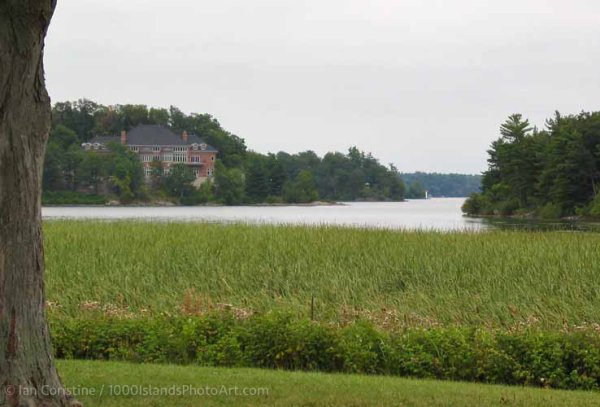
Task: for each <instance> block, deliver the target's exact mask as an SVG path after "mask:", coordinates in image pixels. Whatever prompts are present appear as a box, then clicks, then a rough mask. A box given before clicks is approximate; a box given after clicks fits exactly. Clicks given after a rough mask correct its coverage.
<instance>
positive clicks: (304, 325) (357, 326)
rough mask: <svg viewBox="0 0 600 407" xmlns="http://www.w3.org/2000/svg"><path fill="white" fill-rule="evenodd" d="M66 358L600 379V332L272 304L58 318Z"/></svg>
mask: <svg viewBox="0 0 600 407" xmlns="http://www.w3.org/2000/svg"><path fill="white" fill-rule="evenodd" d="M51 331H52V333H53V344H54V348H55V354H56V356H57V357H58V358H69V359H71V358H76V359H102V360H124V361H133V362H142V363H148V362H161V363H183V364H189V363H200V364H202V365H208V366H237V367H244V366H245V367H266V368H277V369H289V370H311V371H325V372H348V373H366V374H386V375H398V376H411V377H420V378H437V379H445V380H458V381H479V382H486V383H505V384H520V385H529V386H538V387H551V388H558V389H571V390H574V389H585V390H589V389H598V388H599V387H600V338H599V337H598V335H597V334H594V333H593V332H587V331H580V332H568V333H564V332H563V333H546V332H542V331H516V332H504V331H482V330H472V329H464V328H433V329H429V330H406V331H403V332H400V333H386V332H383V331H380V330H378V329H376V328H375V327H374V326H373V325H371V324H369V323H367V322H365V321H359V322H356V323H353V324H350V325H349V326H347V327H345V328H334V327H332V326H330V325H326V324H319V323H315V322H311V321H307V320H304V319H295V318H293V317H292V316H291V315H286V314H277V313H271V314H266V315H262V316H252V317H250V318H248V319H243V320H240V319H235V318H233V317H232V316H231V315H230V314H227V313H225V314H211V315H208V316H203V317H186V318H174V317H157V318H153V319H147V318H146V319H116V318H97V319H82V318H77V319H51Z"/></svg>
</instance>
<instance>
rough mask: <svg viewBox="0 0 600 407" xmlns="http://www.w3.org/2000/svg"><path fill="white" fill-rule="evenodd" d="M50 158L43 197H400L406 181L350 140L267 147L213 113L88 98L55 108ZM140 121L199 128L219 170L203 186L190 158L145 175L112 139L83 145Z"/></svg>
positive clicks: (250, 200) (75, 200)
mask: <svg viewBox="0 0 600 407" xmlns="http://www.w3.org/2000/svg"><path fill="white" fill-rule="evenodd" d="M52 118H53V119H52V130H51V133H50V137H49V142H48V148H47V152H46V157H45V165H44V175H43V190H44V197H43V201H44V204H103V203H106V202H108V201H118V202H120V203H132V202H139V203H144V202H150V203H151V202H158V201H167V202H172V203H181V204H202V203H210V202H214V203H218V204H226V205H237V204H256V203H272V204H277V203H308V202H314V201H319V200H323V201H357V200H365V201H369V200H372V201H381V200H389V201H401V200H403V199H404V197H405V186H404V183H403V181H402V179H401V178H400V177H399V176H398V171H397V169H396V168H395V167H394V166H393V165H391V164H390V165H388V166H385V165H382V164H381V163H380V162H379V161H378V160H377V159H376V158H375V157H373V156H372V155H371V154H370V153H365V152H363V151H361V150H359V149H358V148H357V147H350V148H349V149H348V151H347V152H346V153H340V152H330V153H327V154H325V155H324V156H323V157H319V156H318V155H317V154H316V153H315V152H313V151H311V150H307V151H304V152H300V153H296V154H289V153H286V152H283V151H281V152H278V153H276V154H273V153H269V154H261V153H258V152H255V151H252V150H249V149H248V148H247V146H246V143H245V140H244V139H243V138H240V137H238V136H236V135H234V134H232V133H230V132H228V131H226V130H225V129H223V128H222V127H221V125H220V123H219V122H218V121H217V120H216V119H215V118H214V117H212V116H211V115H209V114H196V113H192V114H189V115H188V114H185V113H183V112H182V111H181V110H179V109H178V108H176V107H174V106H171V107H170V108H169V109H163V108H154V107H147V106H146V105H115V106H104V105H101V104H98V103H95V102H93V101H89V100H85V99H81V100H78V101H75V102H59V103H56V104H55V105H54V106H53V108H52ZM139 124H158V125H163V126H167V127H169V128H171V129H173V130H176V131H181V130H186V131H187V132H189V133H190V134H196V135H198V136H199V137H201V138H202V139H203V140H205V141H206V142H207V143H208V144H210V145H211V146H213V147H215V148H216V149H217V150H218V151H219V154H218V159H217V162H216V165H215V167H216V168H215V174H214V177H213V178H212V179H211V180H210V181H207V182H205V183H204V184H202V186H201V187H200V188H194V187H193V186H192V181H193V177H192V175H191V174H190V170H189V169H187V168H186V167H185V166H184V165H179V166H175V168H174V169H173V171H171V172H170V173H169V174H167V175H164V174H162V173H158V172H157V174H156V176H154V175H153V176H152V177H151V180H150V182H145V180H144V173H143V170H142V167H141V165H140V163H139V160H138V158H137V156H136V154H134V153H132V152H131V151H129V150H128V149H127V148H126V147H124V146H120V145H116V144H115V145H111V151H110V153H108V154H106V153H105V154H98V153H97V152H95V151H84V150H82V149H81V143H83V142H86V141H88V140H90V139H91V138H93V137H94V136H98V135H117V134H119V132H120V131H121V130H126V131H129V130H130V129H131V128H133V127H135V126H137V125H139Z"/></svg>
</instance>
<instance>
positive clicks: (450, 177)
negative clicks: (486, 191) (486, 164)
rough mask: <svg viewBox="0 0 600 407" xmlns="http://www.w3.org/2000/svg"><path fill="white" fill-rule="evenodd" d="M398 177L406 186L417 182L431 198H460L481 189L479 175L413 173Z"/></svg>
mask: <svg viewBox="0 0 600 407" xmlns="http://www.w3.org/2000/svg"><path fill="white" fill-rule="evenodd" d="M400 177H401V178H402V179H403V180H404V182H405V183H406V184H408V185H410V184H413V183H415V182H418V183H419V184H421V185H422V187H423V188H424V189H426V190H427V191H428V192H429V196H431V197H459V198H462V197H465V196H470V195H471V194H473V193H475V192H479V190H480V188H481V175H468V174H438V173H425V172H415V173H402V174H400ZM407 196H408V195H407Z"/></svg>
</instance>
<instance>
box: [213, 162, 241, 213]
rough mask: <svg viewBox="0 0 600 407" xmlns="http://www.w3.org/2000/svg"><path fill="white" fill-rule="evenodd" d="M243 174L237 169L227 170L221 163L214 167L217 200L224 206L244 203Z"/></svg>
mask: <svg viewBox="0 0 600 407" xmlns="http://www.w3.org/2000/svg"><path fill="white" fill-rule="evenodd" d="M244 185H245V179H244V173H243V172H242V171H241V170H239V169H237V168H227V167H225V165H224V164H223V163H222V162H221V161H217V162H216V165H215V189H216V194H215V195H216V197H217V199H218V200H219V201H220V202H222V203H224V204H226V205H239V204H241V203H242V202H243V201H244Z"/></svg>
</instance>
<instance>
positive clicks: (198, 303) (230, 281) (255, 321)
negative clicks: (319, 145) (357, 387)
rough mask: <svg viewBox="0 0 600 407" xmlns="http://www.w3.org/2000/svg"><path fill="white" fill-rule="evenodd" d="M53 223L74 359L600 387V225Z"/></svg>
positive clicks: (60, 322)
mask: <svg viewBox="0 0 600 407" xmlns="http://www.w3.org/2000/svg"><path fill="white" fill-rule="evenodd" d="M44 236H45V247H46V259H45V260H46V270H47V275H46V276H47V300H48V303H47V307H46V309H47V312H48V316H49V320H50V327H51V332H52V335H53V341H54V345H55V352H56V355H57V356H58V357H60V358H67V359H72V358H74V359H104V360H122V361H133V362H162V363H178V364H196V365H205V366H228V367H261V368H276V369H290V370H309V371H330V372H347V373H367V374H379V375H398V376H410V377H421V378H438V379H448V380H463V381H476V382H486V383H488V382H489V383H505V384H525V385H529V386H538V387H551V388H561V389H598V388H600V370H599V369H598V366H600V339H599V338H600V337H599V336H598V332H600V319H599V317H598V315H600V308H599V307H600V305H599V304H600V302H599V301H598V298H600V297H599V295H600V294H599V293H600V283H599V280H598V278H597V276H598V273H599V272H600V270H599V267H600V252H598V251H597V250H596V249H597V247H598V245H600V235H599V234H594V233H585V232H582V233H576V234H571V233H568V234H567V233H560V232H539V233H528V232H517V231H492V232H487V233H483V234H482V233H474V232H452V233H441V232H432V231H412V232H409V231H391V230H361V229H348V228H339V227H309V226H270V225H261V226H256V225H239V224H233V225H231V224H229V225H228V224H212V223H195V224H186V223H168V224H156V223H147V222H135V221H118V222H111V223H107V222H97V221H46V222H44ZM240 259H243V261H240ZM557 282H560V284H558V283H557Z"/></svg>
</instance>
